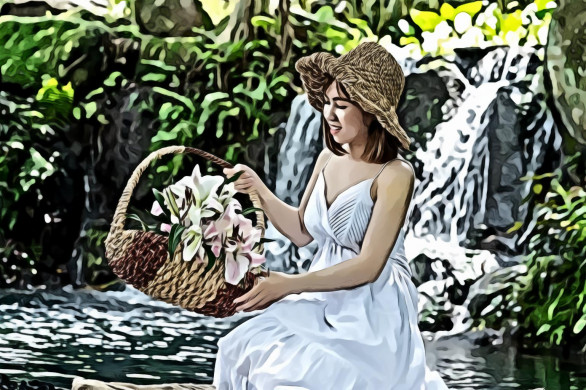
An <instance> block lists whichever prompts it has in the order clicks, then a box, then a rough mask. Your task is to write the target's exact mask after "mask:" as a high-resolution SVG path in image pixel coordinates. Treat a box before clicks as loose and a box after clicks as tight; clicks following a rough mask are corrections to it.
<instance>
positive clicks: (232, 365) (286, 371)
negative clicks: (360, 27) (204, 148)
mask: <svg viewBox="0 0 586 390" xmlns="http://www.w3.org/2000/svg"><path fill="white" fill-rule="evenodd" d="M296 69H297V71H299V73H300V74H301V79H302V82H303V85H304V88H305V90H306V92H307V96H308V100H309V102H310V104H312V105H313V106H314V107H315V108H316V109H318V110H320V111H321V112H322V113H323V126H322V128H323V132H324V138H325V143H326V146H327V148H326V149H324V150H323V151H322V152H321V153H320V155H319V157H318V158H317V162H316V165H315V168H314V171H313V174H312V176H311V178H310V180H309V184H308V187H307V190H306V191H305V193H304V195H303V198H302V200H301V204H300V205H299V207H298V208H296V207H292V206H290V205H287V204H285V203H284V202H282V201H281V200H280V199H278V198H277V197H276V196H275V195H274V194H273V193H272V192H271V191H270V190H269V189H268V188H267V186H266V185H265V184H264V183H263V182H262V181H261V180H260V178H259V176H258V175H257V174H256V173H255V172H254V171H253V170H252V169H250V167H247V166H246V165H243V164H237V165H236V166H235V167H234V168H233V169H225V170H224V173H225V174H226V175H227V176H228V177H231V176H232V175H233V174H235V173H236V172H238V171H240V170H244V171H245V173H244V174H242V176H241V177H240V178H239V179H238V180H237V181H236V182H235V186H236V189H237V190H238V191H240V192H244V193H248V192H249V191H251V190H253V189H255V190H256V191H257V192H258V194H259V197H260V199H261V203H262V206H263V209H264V210H265V212H266V214H267V216H268V218H269V219H270V221H271V222H272V223H273V225H274V226H275V227H276V228H277V229H278V230H279V231H280V232H281V233H282V234H283V235H285V236H286V237H288V238H289V239H290V240H291V241H292V242H293V243H294V244H296V245H298V246H304V245H307V244H308V243H310V242H312V241H313V240H316V241H317V243H318V244H319V249H318V251H317V253H316V254H315V257H314V258H313V260H312V263H311V266H310V267H309V270H308V272H307V273H302V274H297V275H289V274H285V273H282V272H275V271H272V272H270V274H269V276H268V277H266V278H261V279H260V281H259V282H258V283H257V284H256V285H255V286H254V287H253V288H252V290H250V291H249V292H247V293H246V294H244V295H243V296H242V297H240V298H238V299H236V300H235V302H237V303H239V310H243V311H253V310H260V309H265V310H264V311H263V312H261V313H260V314H258V315H257V316H255V317H252V318H250V319H248V320H246V321H245V322H243V323H242V324H240V325H239V326H237V327H236V328H235V329H233V330H232V331H231V332H230V333H228V334H227V335H226V336H224V337H223V338H221V339H220V340H219V342H218V347H219V350H218V355H217V359H216V366H215V372H214V385H215V387H216V388H217V389H221V390H225V389H226V390H228V389H238V390H240V389H242V390H244V389H261V390H264V389H267V390H268V389H271V390H272V389H285V388H287V389H312V390H321V389H360V390H368V389H373V390H375V389H376V390H380V389H397V390H411V389H417V390H421V389H447V387H446V385H445V384H444V382H443V381H442V379H441V378H440V376H439V374H438V373H437V372H435V371H430V370H429V369H428V368H427V366H426V362H425V350H424V345H423V341H422V338H421V335H420V333H419V328H418V326H417V314H418V313H417V289H416V288H415V286H414V285H413V283H412V282H411V272H410V269H409V265H408V263H407V259H406V257H405V254H404V248H403V240H404V236H405V231H406V226H407V223H406V220H407V218H408V215H409V214H410V210H411V207H410V205H411V198H412V196H413V188H414V181H415V180H414V172H413V169H412V167H411V165H410V164H409V163H408V162H407V161H406V160H404V159H403V158H402V157H400V155H399V148H401V147H404V148H408V147H409V137H408V136H407V135H406V133H405V131H404V130H403V129H402V128H401V126H400V125H399V123H398V120H397V116H396V113H395V108H396V106H397V103H398V100H399V97H400V95H401V92H402V89H403V86H404V82H405V81H404V76H403V72H402V70H401V67H400V65H399V64H398V63H397V62H396V60H395V59H394V58H393V56H392V55H391V54H390V53H389V52H388V51H386V50H385V49H384V48H383V47H382V46H380V45H378V44H376V43H373V42H368V43H363V44H361V45H359V46H358V47H356V48H355V49H353V50H351V51H350V52H348V53H347V54H345V55H344V56H341V57H338V58H335V57H333V56H332V55H330V54H328V53H315V54H313V55H311V56H307V57H304V58H302V59H300V60H299V61H298V62H297V64H296Z"/></svg>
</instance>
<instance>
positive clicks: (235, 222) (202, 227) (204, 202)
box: [129, 165, 268, 285]
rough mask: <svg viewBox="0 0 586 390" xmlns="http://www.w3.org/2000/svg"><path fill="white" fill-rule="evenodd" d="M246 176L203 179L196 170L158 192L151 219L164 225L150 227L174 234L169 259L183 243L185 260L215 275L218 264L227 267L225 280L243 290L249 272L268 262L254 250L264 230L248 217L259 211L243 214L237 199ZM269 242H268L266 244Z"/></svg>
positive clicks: (257, 271)
mask: <svg viewBox="0 0 586 390" xmlns="http://www.w3.org/2000/svg"><path fill="white" fill-rule="evenodd" d="M239 176H240V174H237V175H234V176H232V177H231V178H230V179H224V178H223V177H222V176H211V175H207V176H202V175H201V172H200V169H199V165H196V166H195V168H194V170H193V173H192V174H191V176H186V177H184V178H182V179H181V180H179V181H178V182H177V183H175V184H172V185H170V186H169V187H167V188H165V189H164V190H163V191H158V190H156V189H153V193H154V195H155V199H156V200H155V201H154V203H153V206H152V208H151V215H152V216H153V217H154V218H155V219H158V220H159V221H160V223H159V224H157V225H155V226H151V227H150V229H149V226H148V225H146V224H144V222H143V221H142V220H140V217H138V216H137V215H132V214H131V215H129V216H130V217H131V218H133V219H137V220H139V221H140V222H141V223H142V224H143V226H146V227H147V230H152V231H155V232H158V233H161V234H168V235H169V255H170V256H171V255H172V254H173V253H174V252H175V250H176V248H177V246H178V245H179V244H181V247H182V258H183V260H184V261H196V262H198V263H200V264H203V265H205V271H207V270H209V269H210V268H211V267H212V266H213V265H214V263H215V262H216V261H218V260H220V261H224V262H225V274H224V278H225V279H226V282H227V283H230V284H233V285H237V284H238V283H239V282H240V281H241V280H242V279H243V278H244V275H245V274H246V272H248V271H251V272H254V273H257V274H258V273H259V272H260V271H261V268H260V267H259V266H260V265H261V264H263V263H264V262H265V257H264V256H263V255H262V254H260V253H256V252H255V251H254V249H256V247H257V246H258V245H259V244H260V243H261V235H262V231H261V230H260V229H258V228H256V227H254V226H253V225H252V221H251V220H250V219H248V218H246V216H245V215H247V214H249V213H251V212H254V211H256V210H257V209H256V208H255V207H251V208H248V209H246V210H244V211H242V205H241V204H240V202H239V201H238V200H237V199H235V198H234V194H235V193H236V190H235V189H234V183H233V182H234V181H235V180H237V179H238V177H239ZM265 241H268V240H265V239H262V242H265Z"/></svg>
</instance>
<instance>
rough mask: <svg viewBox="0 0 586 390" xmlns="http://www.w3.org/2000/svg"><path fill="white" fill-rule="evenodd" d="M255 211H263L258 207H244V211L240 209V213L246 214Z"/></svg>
mask: <svg viewBox="0 0 586 390" xmlns="http://www.w3.org/2000/svg"><path fill="white" fill-rule="evenodd" d="M256 211H260V212H263V213H264V210H263V209H261V208H258V207H249V208H247V209H245V210H244V211H242V213H241V214H242V215H247V214H250V213H253V212H256Z"/></svg>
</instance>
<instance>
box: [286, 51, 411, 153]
mask: <svg viewBox="0 0 586 390" xmlns="http://www.w3.org/2000/svg"><path fill="white" fill-rule="evenodd" d="M295 69H296V70H297V71H298V72H299V74H300V75H301V81H302V82H303V86H304V88H305V91H306V92H307V98H308V100H309V103H310V104H311V105H312V106H313V107H315V108H316V109H317V110H319V111H323V107H324V104H325V103H326V102H325V101H324V99H323V87H324V83H325V81H326V73H327V74H329V75H331V76H333V77H334V78H335V79H336V80H338V82H339V83H342V84H343V85H344V87H345V88H346V90H347V91H348V94H349V95H350V98H351V99H352V100H354V101H355V102H357V103H358V104H359V105H360V107H362V109H363V110H364V111H366V112H369V113H371V114H374V115H375V116H376V118H377V119H378V121H379V122H380V123H381V125H382V126H383V127H384V128H385V129H386V130H387V131H388V132H389V133H391V134H392V135H394V136H395V137H396V138H397V139H398V140H399V142H400V143H401V145H402V146H403V147H404V148H405V149H408V148H409V144H410V143H411V139H410V138H409V136H407V133H406V132H405V130H404V129H403V128H402V127H401V125H400V124H399V119H398V118H397V113H396V111H395V110H396V108H397V104H398V103H399V97H400V96H401V92H403V87H404V86H405V76H404V75H403V70H402V69H401V66H400V65H399V63H398V62H397V60H395V58H394V57H393V55H392V54H391V53H389V52H388V51H387V50H386V49H385V48H384V47H382V46H381V45H379V44H378V43H376V42H363V43H361V44H360V45H358V46H356V47H355V48H354V49H352V50H350V51H349V52H348V53H346V54H344V55H342V56H340V57H337V58H336V57H334V56H333V55H331V54H330V53H327V52H319V53H313V54H311V55H309V56H306V57H302V58H300V59H299V60H298V61H297V62H296V63H295Z"/></svg>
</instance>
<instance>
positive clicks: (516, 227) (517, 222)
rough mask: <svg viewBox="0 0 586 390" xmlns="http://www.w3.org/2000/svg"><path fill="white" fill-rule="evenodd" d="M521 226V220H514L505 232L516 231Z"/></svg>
mask: <svg viewBox="0 0 586 390" xmlns="http://www.w3.org/2000/svg"><path fill="white" fill-rule="evenodd" d="M521 226H523V221H515V224H514V225H513V226H511V227H510V228H509V230H507V233H512V232H516V231H517V230H519V229H520V228H521Z"/></svg>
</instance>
